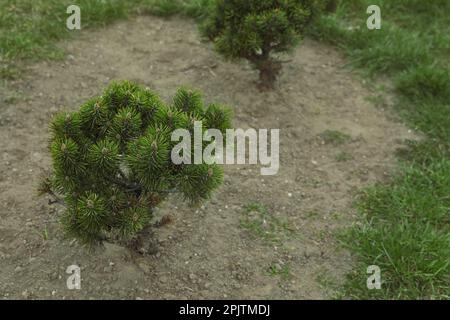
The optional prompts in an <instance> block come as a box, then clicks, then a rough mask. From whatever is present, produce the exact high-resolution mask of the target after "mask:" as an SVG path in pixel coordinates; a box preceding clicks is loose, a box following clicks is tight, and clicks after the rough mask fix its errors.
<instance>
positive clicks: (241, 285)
mask: <svg viewBox="0 0 450 320" xmlns="http://www.w3.org/2000/svg"><path fill="white" fill-rule="evenodd" d="M61 45H62V46H64V47H65V48H66V49H67V51H68V52H69V56H68V58H67V59H66V60H65V61H63V62H41V63H38V64H35V65H32V66H30V68H29V69H30V70H29V72H28V73H27V75H26V76H25V78H24V79H23V80H22V81H20V82H17V83H16V84H15V85H14V87H15V89H16V90H18V91H20V92H23V94H24V95H25V98H26V99H18V101H15V102H14V103H11V104H8V105H3V106H2V107H1V110H0V137H1V140H0V146H1V151H0V163H1V165H0V297H3V298H31V299H33V298H35V299H36V298H37V299H39V298H54V299H62V298H66V299H77V298H80V299H87V298H95V299H108V298H123V299H136V298H143V299H147V298H152V299H170V298H176V299H184V298H186V299H191V298H197V299H206V298H208V299H214V298H237V299H243V298H257V299H259V298H261V299H304V298H317V299H322V298H326V297H327V294H328V293H329V292H328V289H327V288H326V286H325V287H324V286H323V283H324V280H326V281H329V280H333V279H334V280H336V281H338V282H339V281H341V280H342V277H343V274H344V273H345V272H346V271H348V270H349V269H350V267H351V263H352V261H351V257H350V255H349V254H348V253H347V252H345V251H343V250H340V249H339V247H338V245H337V241H336V239H335V237H334V232H335V231H336V230H339V229H341V228H342V227H345V226H348V225H349V224H351V223H352V222H353V221H355V209H354V208H353V207H352V202H353V200H354V197H355V195H356V192H357V191H358V190H360V189H361V188H363V187H364V186H367V185H370V184H373V183H374V182H375V181H383V180H385V179H389V175H390V174H391V173H392V172H391V171H392V170H393V164H394V161H395V159H394V156H393V154H394V151H395V150H396V149H397V148H398V147H399V146H400V144H401V141H402V140H403V139H406V138H408V139H411V138H414V136H413V135H414V134H413V133H411V132H409V131H408V130H407V129H406V128H405V127H404V126H402V125H401V124H399V123H398V122H396V121H394V120H393V119H392V116H390V115H389V113H388V112H387V111H385V110H384V109H382V108H379V107H378V108H377V107H375V106H374V105H373V104H372V103H370V102H369V101H368V100H367V99H366V98H367V97H368V96H372V95H373V92H371V91H370V90H369V89H368V88H367V87H366V86H364V85H363V84H362V82H361V79H359V78H358V77H356V76H354V75H352V74H351V73H350V72H349V71H348V70H346V69H345V68H344V65H345V60H344V58H343V57H342V56H341V54H339V53H338V52H336V50H334V49H333V48H332V47H328V46H325V45H323V44H319V43H317V42H314V41H311V40H307V41H305V43H304V44H303V45H302V46H301V47H300V48H298V49H297V50H296V51H295V52H294V54H293V56H292V59H293V61H292V62H291V63H289V64H287V65H285V68H284V73H283V75H282V77H281V79H280V81H279V85H278V88H277V89H276V90H275V91H273V92H265V93H262V92H260V91H258V89H257V87H256V85H255V84H254V81H255V80H256V79H257V75H256V72H255V71H253V70H251V69H250V68H249V66H248V65H247V64H244V63H242V64H233V63H228V62H224V61H222V60H221V59H220V58H219V57H218V56H217V54H216V53H214V51H213V50H212V48H211V46H210V45H209V44H205V43H202V42H201V41H200V38H199V35H198V32H197V29H196V26H195V24H194V23H193V22H192V21H189V20H184V19H180V18H173V19H170V20H163V19H160V18H156V17H138V18H136V19H135V20H133V21H126V22H121V23H117V24H115V25H113V26H110V27H108V28H106V29H103V30H98V31H93V32H84V33H83V34H82V35H81V36H80V37H79V38H78V39H77V40H74V41H70V42H67V43H63V44H61ZM115 79H129V80H133V81H136V82H138V83H140V84H143V85H146V86H148V87H150V88H151V89H154V90H155V91H156V92H158V93H160V94H161V95H162V97H163V98H165V99H169V98H170V97H171V96H173V94H174V93H175V90H176V88H177V87H179V86H181V85H187V86H191V87H194V88H198V89H200V90H201V91H203V92H204V95H205V99H206V100H207V101H208V102H213V101H215V102H221V103H225V104H227V105H229V106H231V107H232V108H233V109H234V111H235V121H234V126H235V127H237V128H250V127H252V128H268V129H270V128H279V129H281V134H280V139H281V142H280V144H281V146H280V158H281V164H280V171H279V173H278V175H276V176H266V177H263V176H261V175H260V172H259V167H258V166H250V165H247V166H226V168H225V183H224V185H223V187H222V188H221V189H220V190H219V192H217V193H216V195H215V197H214V198H213V199H212V200H211V201H210V202H208V203H205V204H204V205H203V206H202V207H200V208H190V207H187V206H186V205H185V204H184V203H183V202H182V201H180V200H179V199H176V198H174V200H173V201H172V202H170V203H166V204H165V205H164V206H163V207H162V208H161V209H160V210H159V211H158V214H157V215H158V217H161V216H163V215H166V214H170V215H171V216H172V217H173V220H174V221H173V222H172V223H171V224H169V225H166V226H163V227H161V228H158V229H156V230H155V233H154V235H153V239H154V248H155V250H154V252H153V254H149V255H146V256H141V255H138V254H136V253H133V252H130V251H129V250H127V249H126V248H123V247H120V246H117V245H111V244H106V245H105V247H104V248H98V249H96V250H95V251H93V252H89V251H86V249H85V248H83V247H81V246H80V245H79V244H78V243H77V242H74V241H72V240H71V239H65V238H64V235H63V233H62V230H61V228H60V225H59V223H58V217H59V212H60V211H61V210H63V208H61V207H50V206H48V204H47V200H46V199H42V198H37V197H36V196H35V189H36V184H37V182H38V180H39V174H40V172H41V171H42V170H44V169H48V168H49V167H50V159H49V154H48V151H47V141H48V129H47V128H48V122H49V119H50V117H51V115H52V114H54V113H55V112H56V111H58V110H75V109H77V108H78V107H79V106H80V104H81V103H83V102H84V101H86V100H87V99H88V98H89V97H92V96H94V95H97V94H99V93H100V92H101V91H102V90H103V88H104V87H105V86H106V85H107V84H108V83H109V82H110V81H112V80H115ZM336 132H340V133H343V134H344V136H345V138H344V139H338V140H333V139H334V138H333V137H335V135H336ZM341 138H342V137H341ZM249 203H258V204H259V205H264V206H265V209H266V210H265V213H264V214H261V212H259V211H258V210H255V209H254V208H253V209H252V208H248V207H246V206H247V205H248V204H249ZM259 223H261V224H259ZM261 231H262V234H263V235H264V234H265V235H269V237H265V236H261ZM72 264H77V265H79V266H80V267H81V268H82V274H81V275H82V289H81V290H79V291H69V290H68V289H67V288H66V279H67V276H68V275H67V274H66V273H65V270H66V268H67V267H68V266H69V265H72Z"/></svg>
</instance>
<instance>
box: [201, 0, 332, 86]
mask: <svg viewBox="0 0 450 320" xmlns="http://www.w3.org/2000/svg"><path fill="white" fill-rule="evenodd" d="M326 1H327V0H245V1H243V0H215V7H214V9H213V10H211V13H210V16H209V18H208V19H207V21H206V22H205V23H204V24H203V26H202V33H203V34H204V35H205V36H206V37H208V38H209V39H210V40H211V41H213V42H214V44H215V48H216V50H217V51H218V52H219V53H221V54H222V55H223V56H224V57H225V58H227V59H247V60H248V61H250V63H251V64H252V65H253V66H254V67H255V68H256V69H257V70H258V71H259V77H260V87H261V88H262V89H272V88H273V87H274V84H275V81H276V79H277V77H278V76H279V74H280V73H281V69H282V62H281V61H280V60H279V59H277V58H276V56H275V55H277V54H280V53H285V52H289V51H291V50H292V49H293V48H294V47H295V46H296V45H297V44H298V43H299V42H300V40H301V39H302V36H303V34H304V31H305V29H306V27H307V25H308V24H309V23H310V22H311V21H312V20H313V18H314V17H315V16H316V15H317V14H318V13H320V12H322V11H323V10H324V9H325V6H326V4H327V3H326Z"/></svg>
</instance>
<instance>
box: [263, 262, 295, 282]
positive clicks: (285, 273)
mask: <svg viewBox="0 0 450 320" xmlns="http://www.w3.org/2000/svg"><path fill="white" fill-rule="evenodd" d="M290 272H291V271H290V268H289V265H287V264H285V265H283V266H280V265H279V264H273V265H270V266H269V268H267V271H266V273H267V275H269V276H271V277H279V278H280V279H281V280H287V279H289V276H290Z"/></svg>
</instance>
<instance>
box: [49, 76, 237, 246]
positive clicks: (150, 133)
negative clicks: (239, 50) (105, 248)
mask: <svg viewBox="0 0 450 320" xmlns="http://www.w3.org/2000/svg"><path fill="white" fill-rule="evenodd" d="M194 121H202V123H203V125H204V127H205V129H209V128H217V129H221V130H223V131H224V130H225V129H227V128H230V126H231V125H230V121H231V114H230V111H229V110H228V109H227V108H225V107H222V106H220V105H217V104H211V105H209V106H208V107H205V106H204V105H203V102H202V97H201V95H200V93H199V92H197V91H191V90H187V89H183V88H182V89H179V90H178V91H177V93H176V95H175V97H174V99H173V103H172V104H170V105H167V104H165V103H164V102H163V101H162V100H161V99H160V98H159V97H158V96H157V95H156V94H155V93H153V92H151V91H149V90H147V89H144V88H141V87H140V86H138V85H136V84H134V83H131V82H128V81H124V82H117V83H113V84H111V85H110V86H109V87H108V88H107V89H106V91H105V92H104V94H103V95H102V96H101V97H97V98H93V99H91V100H89V101H87V102H86V103H85V104H83V105H82V106H81V108H80V109H79V111H77V112H64V113H60V114H58V115H56V116H55V118H54V119H53V120H52V122H51V126H50V128H51V141H50V150H51V156H52V159H53V172H52V174H51V175H49V176H48V177H46V178H45V179H44V180H43V181H42V183H41V186H40V192H41V193H42V194H49V195H51V196H52V197H53V199H54V201H56V202H60V203H62V204H64V205H65V206H66V210H65V213H64V214H63V217H62V224H63V226H64V228H65V230H66V231H67V232H68V234H69V235H70V236H74V237H76V238H78V239H80V240H82V241H83V242H84V243H89V244H92V243H95V242H100V241H101V240H103V239H105V238H110V237H115V238H119V239H130V238H132V237H133V236H135V235H136V234H137V233H138V232H140V231H141V230H143V229H144V228H146V227H147V226H149V224H150V220H151V218H152V211H153V208H154V207H155V206H156V205H158V204H159V203H160V202H161V201H162V200H164V199H165V198H166V197H167V195H168V194H169V193H172V192H176V193H180V194H181V195H182V196H183V197H184V198H185V200H188V201H189V202H194V203H195V202H198V201H201V200H204V199H207V198H208V197H209V196H210V195H211V193H212V191H213V190H214V189H216V188H217V187H218V186H219V185H220V184H221V182H222V178H223V173H222V169H221V168H220V167H219V166H217V165H214V164H210V165H209V164H200V165H187V164H181V165H174V164H173V163H172V161H171V150H172V148H173V146H174V145H175V144H176V143H177V142H172V141H171V134H172V132H173V130H175V129H180V128H183V129H187V130H190V131H191V130H193V126H194V125H193V124H194Z"/></svg>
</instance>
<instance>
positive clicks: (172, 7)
mask: <svg viewBox="0 0 450 320" xmlns="http://www.w3.org/2000/svg"><path fill="white" fill-rule="evenodd" d="M210 2H211V0H76V1H72V0H0V79H14V78H18V77H20V75H21V71H22V66H23V62H27V61H36V60H40V59H61V58H63V57H64V52H63V51H62V50H61V49H60V48H58V47H57V45H56V43H57V42H58V41H60V40H62V39H66V38H70V37H73V36H75V35H77V34H78V33H79V32H80V31H81V32H83V30H85V29H89V28H93V27H101V26H105V25H107V24H109V23H112V22H114V21H117V20H119V19H123V18H126V17H128V16H130V15H133V14H136V13H149V14H155V15H161V16H168V15H172V14H183V15H187V16H191V17H196V18H197V17H201V16H202V15H204V14H205V12H206V10H207V8H208V5H209V4H210ZM71 4H76V5H78V6H79V7H80V9H81V10H80V11H81V30H80V31H78V30H75V31H70V30H68V29H67V28H66V19H67V17H68V16H69V15H68V14H67V13H66V9H67V7H68V6H69V5H71Z"/></svg>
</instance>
